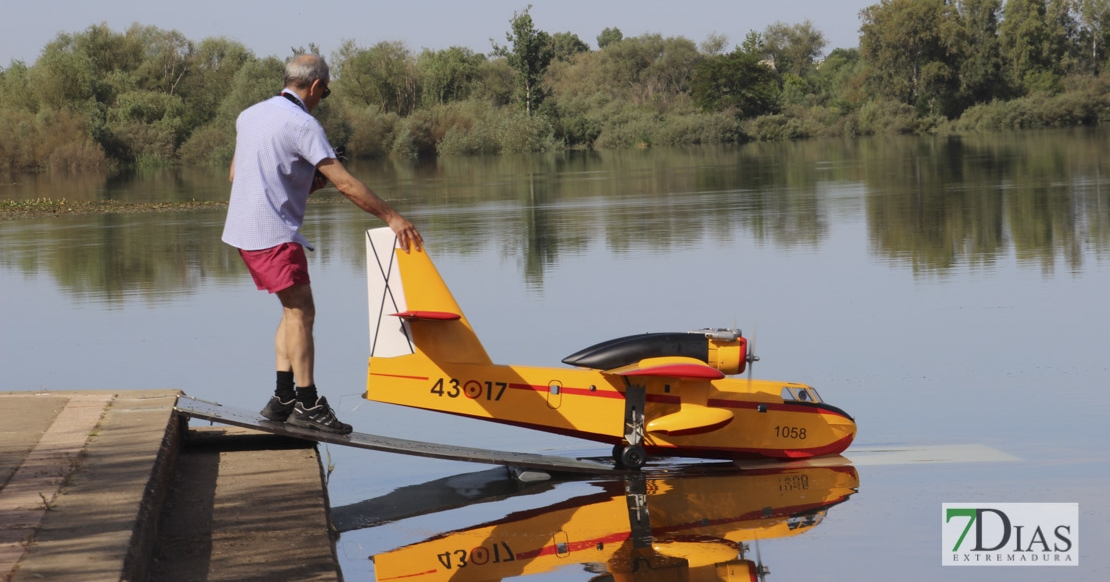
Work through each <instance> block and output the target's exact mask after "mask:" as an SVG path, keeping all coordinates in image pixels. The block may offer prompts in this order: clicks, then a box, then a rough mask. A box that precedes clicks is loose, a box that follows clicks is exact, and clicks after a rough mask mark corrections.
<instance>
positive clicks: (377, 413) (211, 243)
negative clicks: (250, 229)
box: [0, 132, 1110, 580]
mask: <svg viewBox="0 0 1110 582" xmlns="http://www.w3.org/2000/svg"><path fill="white" fill-rule="evenodd" d="M1108 137H1110V134H1107V133H1106V132H1101V133H1100V132H1048V133H1018V134H1009V135H1003V136H976V137H971V138H964V139H872V140H860V141H853V142H846V143H845V142H821V141H814V142H805V143H797V144H774V145H753V146H745V147H740V148H694V149H684V150H649V151H642V152H641V151H635V152H600V153H575V154H552V155H544V156H524V157H511V156H504V157H497V158H457V159H447V160H440V161H438V162H428V163H418V164H394V163H392V162H386V163H376V164H362V165H358V166H356V167H355V168H354V170H355V173H356V174H358V175H359V176H360V177H362V178H364V179H365V180H366V181H367V182H368V183H370V184H371V185H373V186H374V187H375V188H376V189H377V190H378V191H379V193H381V194H382V195H383V196H385V197H387V198H389V199H390V200H392V201H394V203H395V204H396V205H397V206H398V207H399V208H400V209H401V210H402V211H403V212H405V213H406V214H407V215H408V217H409V218H411V219H413V220H414V222H416V223H417V224H418V226H420V228H421V230H422V232H423V234H424V237H425V239H426V240H427V242H428V246H429V249H430V252H431V253H432V256H433V258H434V259H435V260H436V263H437V266H438V267H439V269H440V271H441V273H442V274H443V276H444V278H445V279H446V280H447V282H448V284H449V285H450V286H451V287H452V290H453V291H454V293H455V297H456V299H457V300H458V301H459V303H460V305H461V306H462V308H463V309H464V310H465V311H466V314H467V316H468V318H469V319H470V321H471V322H472V323H473V324H474V326H475V328H476V329H477V331H478V334H479V336H480V337H481V338H482V339H483V340H484V342H485V343H486V348H487V350H488V351H489V353H490V354H491V356H492V357H493V358H494V360H495V361H498V362H503V363H519V364H534V365H557V364H558V361H559V360H560V359H561V358H563V357H564V356H566V355H568V354H570V353H573V352H575V351H577V350H579V349H581V348H583V347H585V346H588V345H592V344H594V343H597V342H599V341H602V340H606V339H611V338H614V337H619V336H622V335H628V334H632V333H639V332H649V331H685V330H690V329H696V328H701V327H707V326H712V327H727V326H733V325H736V326H739V327H741V328H743V329H744V330H745V333H746V335H748V336H751V337H754V340H755V342H756V346H757V348H756V349H757V351H758V353H759V355H760V357H761V358H762V360H761V361H760V362H759V363H758V364H757V365H756V368H755V373H756V375H758V376H760V377H766V378H777V379H782V380H793V381H799V382H806V383H810V384H814V385H816V386H817V387H818V388H819V389H820V390H821V394H822V395H823V396H824V397H825V399H826V400H827V401H829V402H831V403H833V404H835V405H837V406H840V407H842V408H844V409H845V410H847V411H848V412H850V413H851V414H853V415H854V416H855V418H856V420H857V422H858V424H859V435H858V437H857V441H856V444H855V445H853V447H854V448H859V449H860V450H866V449H879V448H884V447H900V446H940V445H963V444H980V445H985V446H989V447H992V448H994V449H997V450H998V451H1001V452H1003V453H1006V454H1008V455H1010V456H1012V457H1015V458H1017V459H1018V460H1015V461H1009V462H976V463H929V462H914V463H901V464H884V465H867V464H862V463H861V464H860V465H859V466H857V467H854V468H852V469H844V470H831V469H817V470H808V471H805V472H788V473H782V472H778V473H775V472H768V473H762V474H757V475H752V474H748V475H739V476H738V475H716V476H713V477H699V478H689V477H687V478H681V479H667V480H648V481H647V482H644V483H638V482H629V483H624V482H600V481H598V482H590V481H579V482H566V483H557V484H546V485H542V486H538V487H517V486H515V485H508V484H506V483H505V482H504V481H503V480H499V479H491V478H490V477H489V476H488V473H487V472H483V471H485V468H484V467H482V466H475V465H468V464H464V463H452V462H445V461H435V460H425V459H418V458H413V457H403V456H395V455H386V454H379V453H373V452H366V451H357V450H348V449H344V448H341V447H326V448H324V449H323V450H322V452H323V454H324V455H325V458H326V460H328V461H329V462H330V463H331V464H332V465H333V466H334V470H333V471H332V473H331V477H330V485H329V488H330V494H331V503H332V505H333V507H335V508H336V514H337V517H339V516H342V517H343V519H344V520H347V521H344V522H343V524H341V529H343V530H345V531H344V533H343V534H342V536H341V538H340V540H339V542H338V549H339V555H340V559H341V562H342V566H343V571H344V575H345V577H346V578H347V579H348V580H373V579H375V575H376V574H377V575H378V576H379V577H380V578H383V579H384V578H387V577H390V576H393V575H398V573H411V572H408V571H407V570H398V569H397V564H404V565H406V567H408V566H427V567H426V568H424V569H423V570H420V571H427V570H433V569H438V570H440V571H441V572H448V573H450V574H453V575H455V576H456V579H459V580H480V579H490V578H501V577H507V576H514V575H520V574H530V575H534V576H536V577H537V578H539V579H552V580H554V579H558V580H563V579H568V580H590V579H594V578H596V577H597V576H599V575H602V573H604V572H607V571H608V572H611V573H613V574H614V576H615V577H617V578H620V573H621V572H623V571H628V570H630V569H631V567H632V566H633V565H638V566H640V569H639V570H638V572H639V573H638V574H637V576H638V578H637V579H661V578H664V577H667V576H670V575H673V574H674V573H675V572H685V575H687V576H689V578H690V579H710V580H715V579H727V576H728V575H731V576H739V577H741V578H743V579H747V578H746V577H745V576H746V575H747V574H746V573H747V572H748V571H749V570H750V569H751V567H752V566H751V564H752V563H753V561H756V560H761V561H762V563H763V564H765V565H766V566H767V567H768V568H769V569H770V571H771V575H770V577H769V579H771V580H798V579H803V578H804V577H820V578H822V579H832V580H880V579H901V580H929V579H937V578H941V579H955V580H965V579H966V580H980V579H987V580H1048V579H1054V580H1055V579H1058V580H1105V579H1108V578H1110V559H1108V558H1107V557H1106V553H1105V552H1103V551H1102V548H1103V547H1105V546H1106V544H1107V543H1110V527H1108V526H1107V523H1108V521H1110V502H1108V501H1107V499H1106V491H1107V488H1106V482H1107V479H1108V478H1110V464H1108V463H1107V461H1108V458H1110V452H1108V445H1110V429H1108V428H1107V424H1108V423H1107V418H1108V417H1110V396H1108V395H1107V389H1108V388H1110V364H1108V363H1107V359H1106V357H1105V354H1106V352H1107V348H1110V327H1108V326H1107V325H1106V323H1105V320H1106V317H1107V308H1106V299H1105V297H1106V289H1108V288H1110V184H1108V175H1110V172H1108V171H1107V169H1108V168H1110V151H1108V148H1107V147H1106V144H1107V143H1108V142H1107V138H1108ZM226 195H227V187H226V174H225V173H224V172H222V171H218V172H161V173H155V174H149V175H138V176H125V177H114V178H104V177H91V178H90V177H81V178H58V177H50V176H43V177H37V178H34V179H26V180H23V181H20V182H19V183H16V184H10V185H7V186H4V187H2V188H0V196H2V197H6V198H34V197H41V196H53V197H55V198H58V197H63V196H65V197H68V198H70V199H79V198H83V199H98V198H116V199H123V200H128V201H137V200H190V199H197V200H218V199H223V198H224V197H226ZM337 198H338V195H337V194H336V193H334V192H331V193H328V192H324V193H323V194H322V195H319V196H317V200H316V201H315V202H314V203H313V204H312V205H311V208H310V212H309V215H310V217H309V221H308V223H307V224H306V227H305V229H304V231H305V233H306V235H307V236H308V238H309V239H310V240H313V241H314V242H316V243H317V248H318V250H317V252H315V253H312V254H311V256H310V263H311V265H310V269H311V271H312V275H313V286H314V291H315V293H316V296H317V305H318V316H317V329H316V335H317V352H318V355H317V359H318V361H319V362H318V365H317V368H318V373H317V377H318V383H319V385H320V387H321V389H322V391H323V392H324V394H326V395H328V397H329V400H330V401H331V402H332V404H333V405H334V406H335V407H336V408H337V409H338V412H339V415H340V417H341V418H343V419H344V420H347V421H349V422H352V423H353V424H354V425H355V426H356V429H358V430H361V431H364V432H373V433H378V434H385V435H390V436H397V437H404V438H416V439H423V440H433V441H442V442H450V443H457V444H464V445H470V446H478V447H487V448H500V449H509V450H517V451H527V452H545V453H556V454H570V455H603V454H605V453H606V448H605V447H601V446H598V445H595V444H593V443H589V442H583V441H577V440H573V439H568V438H562V437H552V436H549V435H545V434H542V433H536V432H529V431H524V430H521V429H514V428H509V427H499V426H491V425H487V424H483V423H478V422H476V421H469V420H465V419H457V418H449V417H441V416H437V415H434V414H432V413H427V412H419V411H409V410H405V409H400V408H393V407H390V406H388V405H383V404H378V403H369V402H366V401H365V400H362V399H361V398H360V394H361V392H362V390H363V388H364V385H365V381H366V369H365V362H366V357H367V354H368V330H367V307H366V290H365V266H364V248H363V235H362V232H363V231H364V230H365V229H366V228H371V227H376V226H378V223H376V221H374V220H373V219H372V218H370V217H368V216H366V215H363V214H361V213H360V212H359V211H358V210H357V209H355V208H354V207H353V206H351V205H350V204H347V203H344V202H342V201H340V200H337ZM222 225H223V211H221V210H210V211H197V212H182V213H167V214H144V215H106V216H88V217H61V218H44V219H35V220H23V221H17V222H5V223H0V248H2V252H0V293H2V297H3V301H0V321H3V334H2V335H0V342H2V343H0V363H2V364H3V369H4V370H5V371H6V372H7V384H6V388H7V389H12V390H69V389H148V388H163V387H164V388H181V389H183V390H185V391H186V393H188V394H190V395H193V396H197V397H199V398H205V399H211V400H216V401H220V402H223V403H226V404H229V405H234V406H240V407H247V408H252V409H254V408H260V407H261V405H262V404H263V403H264V401H265V399H266V398H267V397H268V394H269V392H270V390H271V389H272V383H273V374H272V359H273V354H272V348H271V342H272V337H273V330H274V328H275V326H276V324H277V319H278V317H279V307H278V304H277V301H276V300H275V299H273V298H270V297H267V296H265V294H261V293H259V292H257V291H255V290H254V288H253V285H252V284H251V283H250V280H249V276H248V275H247V274H246V272H245V270H244V269H243V268H242V266H241V263H240V262H239V259H238V257H236V256H235V255H234V254H233V253H232V252H229V249H228V248H226V247H225V246H224V245H222V243H220V242H219V235H220V231H221V229H222ZM852 451H853V449H849V451H848V456H849V457H851V453H852ZM856 490H858V492H855V491H856ZM628 492H632V493H637V492H643V493H645V494H646V495H647V497H646V499H647V506H648V514H649V515H650V520H649V521H650V523H651V526H652V528H653V530H652V531H653V534H652V535H654V538H655V550H654V551H651V550H647V549H644V548H637V547H636V544H635V543H633V541H634V539H635V538H636V535H637V534H638V533H639V534H643V531H640V530H637V528H632V527H630V525H629V524H630V521H629V513H628V505H627V501H626V494H627V493H628ZM413 499H416V500H420V501H421V503H416V502H414V501H413ZM944 502H983V503H987V502H1077V503H1079V507H1080V525H1081V531H1082V542H1081V544H1080V549H1081V552H1080V566H1079V567H1077V568H954V567H947V568H944V567H941V566H940V559H941V547H940V524H941V522H942V519H941V503H944ZM417 513H420V515H417ZM560 535H562V536H565V539H563V538H560V537H559V536H560ZM630 535H631V537H630ZM755 539H760V540H761V541H760V542H759V543H758V544H755V543H754V541H753V540H755ZM560 542H562V543H564V544H565V545H563V546H559V545H556V544H558V543H560ZM739 542H745V543H748V542H750V543H751V548H750V550H749V551H747V552H746V553H745V560H748V561H745V560H739V559H736V558H737V556H736V554H737V553H738V546H737V545H736V544H737V543H739ZM501 544H506V545H504V546H503V545H501ZM545 544H546V547H551V548H555V549H556V551H555V553H554V554H551V555H547V554H543V553H542V552H541V553H538V554H535V555H529V556H525V554H526V552H525V551H524V550H523V549H522V548H525V547H532V546H535V547H536V548H539V547H545ZM514 545H515V546H516V548H512V554H510V553H509V550H508V549H507V548H508V547H511V546H514ZM559 548H562V549H565V550H566V551H567V552H569V554H565V555H564V554H563V553H560V551H558V549H559ZM262 550H263V549H260V551H262ZM757 550H758V552H757ZM509 555H513V556H514V558H515V557H516V556H521V559H519V560H516V559H514V560H512V561H510V560H507V559H506V557H507V556H509ZM370 556H375V558H374V560H373V561H371V560H370V559H368V558H369V557H370ZM526 557H527V559H525V558H526ZM637 558H638V559H637ZM460 559H464V560H467V566H465V567H464V566H462V565H461V562H460ZM725 562H730V564H729V565H727V566H726V565H721V566H715V565H714V564H722V563H725ZM584 564H586V565H584ZM376 568H378V569H380V571H376ZM447 568H450V570H447ZM668 579H669V578H668Z"/></svg>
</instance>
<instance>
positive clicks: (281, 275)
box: [239, 243, 309, 293]
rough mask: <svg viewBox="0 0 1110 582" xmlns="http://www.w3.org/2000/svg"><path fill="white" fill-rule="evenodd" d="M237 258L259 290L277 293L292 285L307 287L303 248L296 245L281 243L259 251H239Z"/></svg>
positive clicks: (306, 263)
mask: <svg viewBox="0 0 1110 582" xmlns="http://www.w3.org/2000/svg"><path fill="white" fill-rule="evenodd" d="M239 256H240V257H243V262H244V263H246V264H247V270H248V271H250V272H251V277H253V278H254V284H255V285H257V286H258V289H259V290H263V289H265V290H266V291H269V292H270V293H277V292H278V291H284V290H285V289H288V288H290V287H292V286H293V285H307V284H308V283H309V281H308V259H307V258H306V257H305V254H304V247H302V246H301V245H299V244H297V243H282V244H280V245H278V246H276V247H270V248H268V249H262V250H260V251H244V250H243V249H239Z"/></svg>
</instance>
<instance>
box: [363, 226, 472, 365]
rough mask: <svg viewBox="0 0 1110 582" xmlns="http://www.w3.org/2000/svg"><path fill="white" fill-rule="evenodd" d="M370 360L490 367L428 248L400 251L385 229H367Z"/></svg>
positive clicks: (389, 232) (388, 230) (393, 237)
mask: <svg viewBox="0 0 1110 582" xmlns="http://www.w3.org/2000/svg"><path fill="white" fill-rule="evenodd" d="M366 284H367V289H368V292H369V294H368V296H369V302H370V356H371V357H372V358H393V357H398V356H407V355H411V354H423V355H425V356H426V357H428V358H429V359H431V360H432V361H433V362H454V363H473V364H491V363H492V362H491V361H490V358H489V355H487V354H486V350H485V348H484V347H482V343H481V342H480V341H479V340H478V336H477V335H475V333H474V330H473V329H472V328H471V327H470V323H469V322H468V321H467V320H466V317H465V316H464V315H463V313H462V310H461V309H460V308H459V305H458V303H456V302H455V298H454V297H453V296H452V295H451V291H450V289H448V288H447V284H446V283H444V281H443V278H442V277H441V276H440V274H439V272H438V271H437V270H436V268H435V265H434V264H432V260H431V258H430V257H428V253H427V251H426V249H424V250H416V249H412V250H411V251H409V252H405V251H404V250H400V247H399V246H398V245H397V237H396V235H395V234H394V233H393V231H392V230H391V229H389V228H387V227H386V228H376V229H372V230H368V231H366Z"/></svg>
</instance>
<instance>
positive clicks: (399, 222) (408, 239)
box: [389, 214, 424, 253]
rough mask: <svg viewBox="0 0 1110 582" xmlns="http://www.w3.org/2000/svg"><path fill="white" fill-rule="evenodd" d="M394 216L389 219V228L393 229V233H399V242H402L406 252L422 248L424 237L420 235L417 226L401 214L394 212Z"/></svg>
mask: <svg viewBox="0 0 1110 582" xmlns="http://www.w3.org/2000/svg"><path fill="white" fill-rule="evenodd" d="M393 216H394V218H393V219H392V220H390V221H389V228H391V229H393V234H396V235H397V242H399V243H401V248H402V249H404V251H405V252H406V253H407V252H409V251H410V250H412V249H414V248H415V249H416V250H417V251H419V250H420V249H422V248H423V247H424V238H423V237H421V236H420V233H419V232H418V231H417V230H416V227H415V226H413V225H412V223H411V222H409V221H408V220H405V218H404V217H403V216H401V215H400V214H394V215H393Z"/></svg>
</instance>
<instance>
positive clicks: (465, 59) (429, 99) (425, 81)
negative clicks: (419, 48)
mask: <svg viewBox="0 0 1110 582" xmlns="http://www.w3.org/2000/svg"><path fill="white" fill-rule="evenodd" d="M485 61H486V57H485V55H483V54H481V53H476V52H474V51H472V50H470V49H468V48H464V47H457V46H453V47H450V48H446V49H443V50H438V51H433V50H431V49H424V51H423V52H421V53H420V56H419V57H417V59H416V68H417V70H418V71H419V72H420V91H421V95H422V99H423V100H424V102H425V103H427V104H431V105H436V104H442V103H448V102H451V101H462V100H464V99H467V98H469V97H470V94H471V90H472V88H473V86H474V84H475V83H476V82H477V81H478V79H479V78H480V77H481V68H482V64H483V63H484V62H485Z"/></svg>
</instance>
